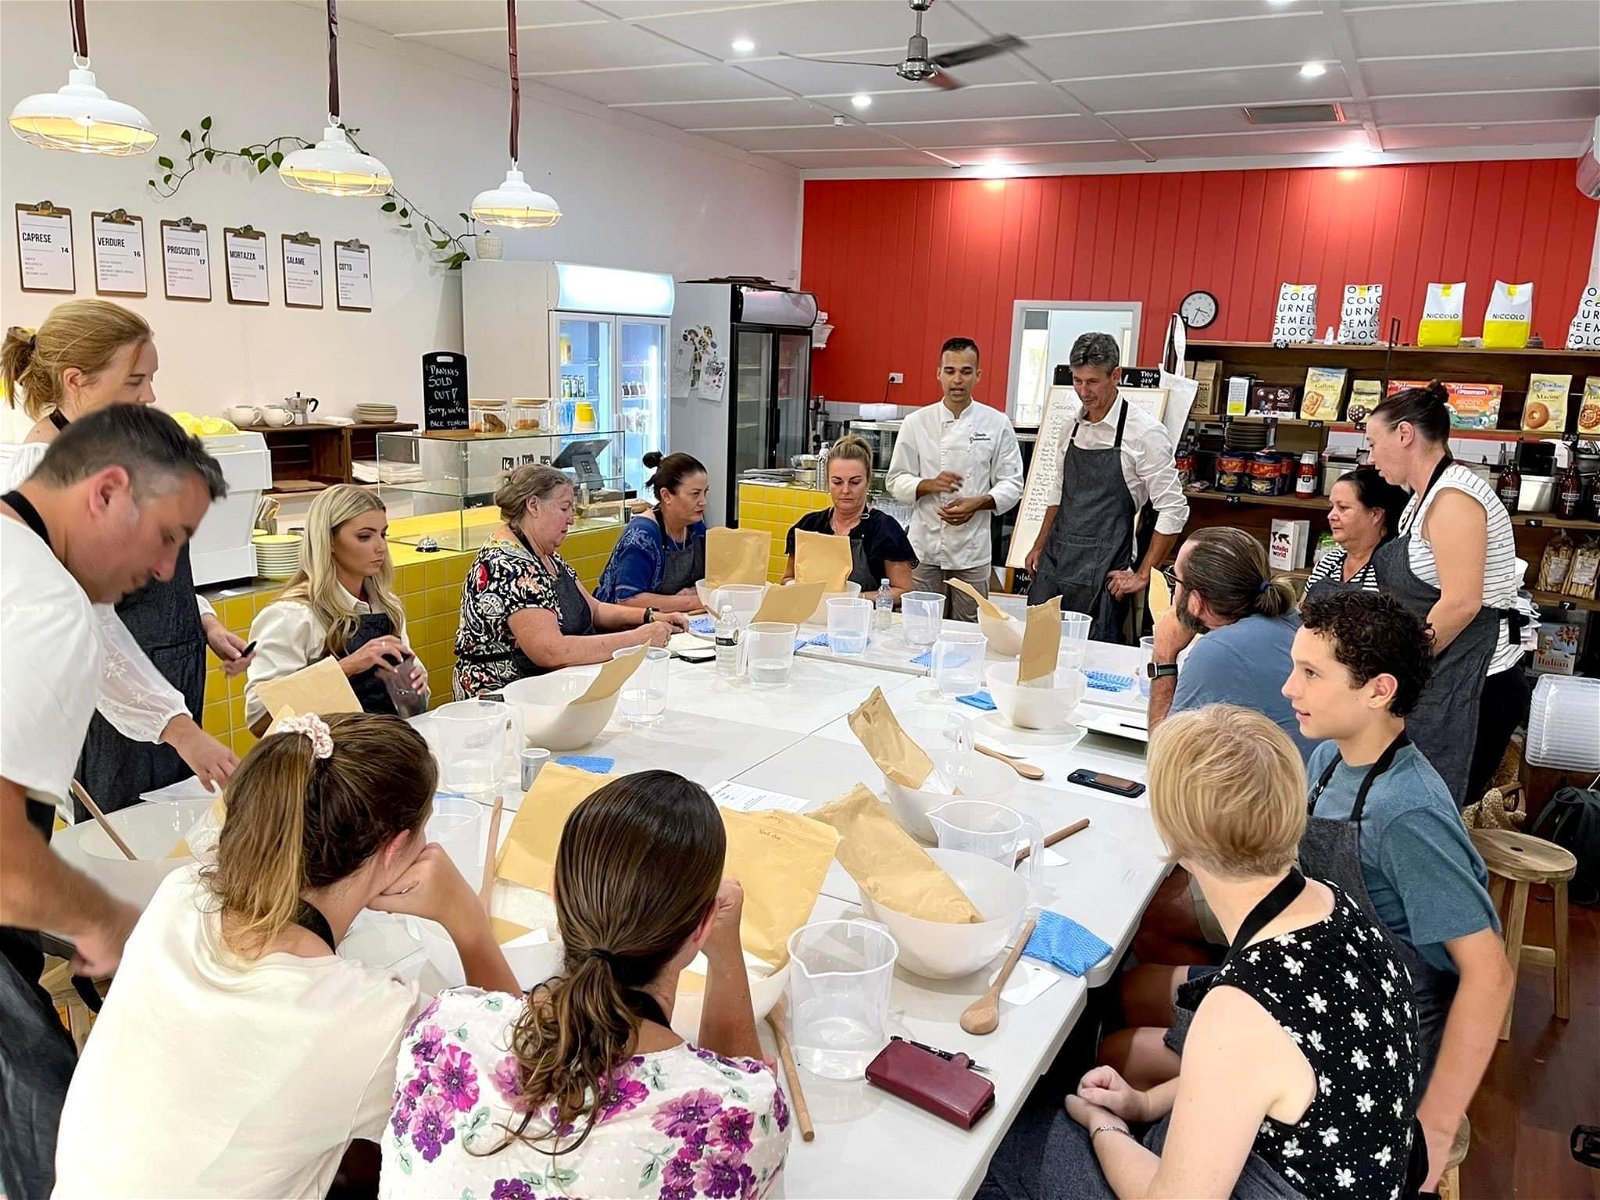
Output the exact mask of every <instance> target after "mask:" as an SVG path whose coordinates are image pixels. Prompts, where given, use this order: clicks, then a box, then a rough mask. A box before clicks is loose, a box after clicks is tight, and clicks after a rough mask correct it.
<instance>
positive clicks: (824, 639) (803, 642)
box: [794, 633, 828, 650]
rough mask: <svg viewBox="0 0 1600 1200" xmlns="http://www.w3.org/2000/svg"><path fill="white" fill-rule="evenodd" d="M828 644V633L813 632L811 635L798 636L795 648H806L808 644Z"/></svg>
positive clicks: (824, 645) (823, 645)
mask: <svg viewBox="0 0 1600 1200" xmlns="http://www.w3.org/2000/svg"><path fill="white" fill-rule="evenodd" d="M827 645H828V635H827V634H825V633H816V634H812V635H811V636H810V637H797V638H795V640H794V648H795V649H796V650H804V649H805V648H806V647H807V646H822V647H826V646H827Z"/></svg>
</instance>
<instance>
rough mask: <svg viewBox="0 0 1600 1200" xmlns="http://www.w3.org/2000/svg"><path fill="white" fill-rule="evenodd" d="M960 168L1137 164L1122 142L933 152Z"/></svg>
mask: <svg viewBox="0 0 1600 1200" xmlns="http://www.w3.org/2000/svg"><path fill="white" fill-rule="evenodd" d="M934 153H935V154H937V155H939V156H940V157H941V158H948V159H950V160H951V161H952V162H958V163H960V164H961V165H962V166H964V167H965V166H988V165H991V164H996V165H998V164H1002V163H1029V164H1032V163H1092V162H1137V161H1138V160H1139V152H1138V151H1137V150H1135V149H1133V148H1132V147H1131V146H1129V145H1128V144H1127V143H1125V142H1057V143H1055V144H1053V145H1046V146H1007V147H1005V148H1003V149H990V148H978V147H973V148H969V149H965V150H935V151H934Z"/></svg>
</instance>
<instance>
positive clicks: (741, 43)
mask: <svg viewBox="0 0 1600 1200" xmlns="http://www.w3.org/2000/svg"><path fill="white" fill-rule="evenodd" d="M755 48H756V44H755V43H754V42H752V41H751V40H750V39H749V38H746V37H742V38H734V39H733V52H734V53H735V54H749V53H750V52H751V51H752V50H754V49H755Z"/></svg>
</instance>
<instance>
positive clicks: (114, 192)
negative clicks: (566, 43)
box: [0, 0, 800, 420]
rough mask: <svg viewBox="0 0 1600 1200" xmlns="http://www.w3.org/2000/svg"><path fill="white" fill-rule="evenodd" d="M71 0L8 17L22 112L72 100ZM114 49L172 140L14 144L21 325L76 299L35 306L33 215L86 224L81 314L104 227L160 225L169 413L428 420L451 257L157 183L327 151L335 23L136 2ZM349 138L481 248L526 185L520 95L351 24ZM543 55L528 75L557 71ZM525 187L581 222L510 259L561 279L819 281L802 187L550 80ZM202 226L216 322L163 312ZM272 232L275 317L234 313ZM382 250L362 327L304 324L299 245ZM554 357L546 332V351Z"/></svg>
mask: <svg viewBox="0 0 1600 1200" xmlns="http://www.w3.org/2000/svg"><path fill="white" fill-rule="evenodd" d="M66 14H67V6H66V5H65V4H63V3H61V0H4V3H0V79H3V81H4V87H3V89H0V108H3V109H4V110H5V111H6V112H9V111H10V109H11V107H12V106H13V105H14V104H16V102H17V101H18V100H20V99H21V98H22V97H23V96H24V95H27V94H30V93H33V92H37V91H54V90H55V89H57V88H59V87H60V86H61V85H62V84H63V83H65V82H66V73H67V69H68V67H69V65H70V53H71V41H70V36H69V29H68V22H67V15H66ZM88 20H89V38H90V48H91V50H92V52H93V55H94V57H93V63H94V68H95V70H96V73H97V74H98V75H99V79H100V84H101V86H102V87H103V88H104V89H105V90H106V91H107V92H108V93H109V94H110V95H111V96H113V97H114V98H116V99H119V100H123V101H126V102H127V103H130V104H134V105H136V106H137V107H139V108H141V109H142V110H143V111H144V112H145V114H146V115H147V116H148V117H149V118H150V120H151V121H152V123H153V124H154V125H155V127H156V129H157V131H158V132H159V133H160V134H161V141H160V143H159V144H158V146H157V148H156V150H155V151H153V152H152V153H150V154H147V155H144V156H141V157H139V158H131V159H114V158H101V157H98V156H78V155H73V154H62V153H55V152H49V151H44V150H37V149H35V148H33V147H31V146H28V145H26V144H24V143H23V142H21V141H20V140H18V139H17V138H16V137H14V136H13V135H11V134H10V133H9V132H6V133H4V134H3V135H0V137H3V142H0V146H3V149H0V204H3V208H4V214H3V216H4V221H5V226H6V227H5V230H4V235H3V237H0V244H3V247H4V248H3V250H0V281H3V282H0V288H3V290H0V303H3V306H4V312H3V319H4V322H5V324H7V325H37V324H38V323H39V321H40V320H41V319H42V318H43V317H44V316H45V314H46V313H48V312H49V310H50V308H51V307H52V306H53V305H54V304H55V303H57V302H58V301H59V300H60V299H63V298H65V297H59V296H48V295H43V294H38V293H25V292H22V291H21V290H20V288H19V285H18V270H17V262H16V229H15V219H14V217H13V215H12V214H13V206H14V205H16V204H18V203H35V202H37V201H40V200H50V201H52V202H53V203H55V204H57V205H59V206H64V207H67V208H70V209H72V211H73V234H74V244H75V253H76V256H77V278H78V292H77V294H78V296H92V295H94V267H93V260H92V258H91V256H90V247H89V240H88V239H89V213H90V210H91V209H96V210H106V209H112V208H118V207H121V208H126V209H127V210H128V211H129V212H131V213H134V214H137V215H140V216H143V217H144V218H145V244H146V253H147V255H150V254H153V255H155V259H154V261H152V262H151V264H150V270H149V276H150V290H151V296H150V298H148V299H145V300H131V301H124V302H125V303H127V304H128V305H129V307H132V308H135V309H138V310H139V311H141V312H142V313H144V315H145V316H146V317H147V319H149V321H150V322H151V324H152V325H153V326H154V327H155V330H156V335H157V344H158V347H159V350H160V353H161V373H160V375H159V376H158V377H157V380H156V386H157V395H158V398H159V400H160V402H161V405H162V407H164V408H166V409H168V410H176V409H188V410H190V411H193V412H202V413H206V412H220V411H221V409H222V408H224V407H225V406H227V405H229V404H233V403H239V402H249V403H261V402H265V401H271V400H274V399H276V398H278V397H281V396H284V395H287V394H290V393H292V392H294V391H296V390H299V391H301V392H304V393H305V394H307V395H314V396H318V397H320V398H321V399H322V401H323V405H324V408H323V411H324V412H331V413H348V412H350V411H351V410H352V409H353V408H354V406H355V404H356V402H357V401H359V400H364V399H377V400H385V401H391V402H393V403H395V404H397V405H399V407H400V411H401V414H402V417H403V418H404V419H412V420H415V419H420V412H421V397H420V374H421V368H420V356H421V355H422V354H423V353H424V352H426V351H430V350H444V349H453V350H460V349H461V298H460V285H459V276H458V275H455V274H447V273H444V272H442V271H441V270H440V269H438V268H437V267H435V266H434V265H432V260H431V257H430V251H431V247H429V246H428V245H427V244H426V243H425V242H423V241H422V240H421V239H420V237H413V236H412V235H411V234H409V233H407V232H406V231H402V230H398V229H396V228H395V223H394V222H393V221H392V220H391V219H390V218H388V217H387V216H385V215H384V214H382V213H381V212H380V211H379V209H378V204H379V202H378V201H375V200H354V199H335V198H330V197H323V196H312V195H307V194H303V193H299V192H293V191H291V190H289V189H288V188H287V187H285V186H284V185H283V184H282V183H281V182H279V181H278V179H277V177H276V175H275V174H274V173H272V172H268V173H267V174H266V175H263V176H261V177H259V178H257V177H256V176H255V172H254V170H253V169H249V168H247V167H246V166H243V165H237V164H230V165H227V166H221V165H213V166H211V167H207V168H203V169H202V170H200V171H198V172H197V173H196V174H195V175H194V176H193V177H192V178H190V179H189V180H188V181H187V182H186V183H185V184H184V186H183V189H182V190H181V191H180V192H179V193H178V195H177V196H176V197H174V198H173V199H170V200H164V201H163V200H158V199H157V198H156V197H155V196H154V195H153V194H152V193H151V192H150V191H149V190H148V189H147V188H146V187H145V181H146V180H147V179H148V178H149V177H150V176H151V175H152V174H154V173H157V171H158V168H157V166H156V156H157V155H160V154H165V155H168V156H170V157H173V158H175V159H176V158H178V157H179V155H180V149H181V147H182V145H183V143H182V142H181V141H180V139H179V136H178V135H179V132H180V131H181V130H182V129H184V128H190V129H198V124H199V121H200V118H201V117H202V116H206V115H209V116H211V117H212V118H214V122H215V124H214V129H213V142H214V144H218V145H223V146H230V147H233V148H238V147H240V146H243V145H245V144H246V143H251V142H257V141H261V140H264V139H266V138H268V137H272V136H275V135H277V134H284V133H295V134H299V135H300V136H303V137H313V138H314V137H316V136H318V135H319V133H320V130H321V128H322V126H323V124H324V109H325V107H326V98H327V84H326V76H325V65H324V64H325V63H326V59H327V54H326V41H325V38H324V33H323V14H322V7H321V5H320V4H319V5H316V6H314V7H313V6H309V5H302V4H298V3H291V2H289V0H204V2H199V0H197V2H171V0H149V2H146V0H123V2H121V3H116V4H109V3H99V2H93V3H90V4H89V6H88ZM339 48H340V51H341V71H340V77H341V79H340V82H341V91H342V96H343V106H344V110H345V111H344V114H343V115H344V119H345V121H346V122H347V123H348V124H350V125H352V126H355V127H357V128H359V129H360V131H361V132H360V135H359V137H360V140H361V141H362V143H363V145H364V146H365V147H366V148H367V149H368V150H369V151H370V152H372V153H374V154H376V155H377V156H378V157H380V158H381V159H382V160H383V161H384V163H385V164H386V165H387V166H388V167H389V169H390V171H391V172H392V173H393V174H394V176H395V179H396V183H397V185H398V186H399V187H400V188H401V189H402V190H404V191H405V192H406V193H407V194H408V195H410V196H411V197H412V198H413V199H414V200H416V201H417V202H418V203H420V204H422V205H423V207H424V208H425V209H427V210H428V211H429V212H431V213H432V214H433V215H435V216H438V217H442V218H447V219H448V220H449V223H450V225H451V228H452V230H454V231H459V230H460V225H461V222H460V220H459V218H457V217H456V216H455V214H456V213H458V212H462V211H465V210H466V209H467V207H468V206H469V205H470V204H471V201H472V197H473V196H474V195H475V194H476V193H477V192H479V191H480V190H482V189H484V188H487V187H490V186H493V185H495V184H497V183H498V182H499V181H500V180H501V179H503V178H504V176H505V169H506V166H507V165H508V164H507V156H506V132H507V131H506V124H507V106H508V84H507V81H506V80H505V78H504V75H503V73H501V74H497V73H496V72H494V71H491V70H489V69H487V68H485V67H483V66H481V65H479V64H476V63H472V62H469V61H467V60H465V59H460V58H457V57H455V56H453V55H448V54H445V53H442V52H439V51H435V50H431V49H428V48H425V47H418V46H415V45H412V44H410V43H407V42H401V41H397V40H395V39H394V38H391V37H390V36H388V35H387V34H384V33H381V32H379V31H376V30H373V29H370V28H368V27H365V26H361V25H357V24H355V23H353V22H350V21H341V23H340V38H339ZM539 61H540V60H539V57H538V48H537V45H531V46H530V45H526V44H525V45H524V46H523V47H522V65H523V68H524V69H525V70H526V69H537V67H538V64H539ZM522 159H523V162H522V167H523V170H524V172H525V173H526V174H527V176H528V178H529V181H530V182H531V183H532V184H533V185H534V186H535V187H538V188H542V189H544V190H546V191H548V192H550V193H551V194H552V195H554V196H555V197H556V199H557V201H558V202H559V203H560V204H561V206H562V209H563V211H564V212H565V214H566V215H565V217H564V218H563V219H562V221H561V223H560V224H559V225H557V226H555V227H554V228H553V229H548V230H526V231H508V232H507V233H506V234H505V238H506V257H508V258H552V259H561V260H565V261H572V262H588V263H598V264H601V265H605V266H617V267H634V268H638V269H642V270H653V271H665V272H670V273H672V274H673V275H675V276H677V277H678V278H679V279H685V278H697V277H703V276H705V275H710V274H755V275H765V276H767V277H769V278H771V279H774V280H777V281H779V282H780V283H786V282H790V281H792V280H793V279H794V278H795V275H794V272H795V271H797V269H798V266H799V222H800V183H799V175H798V173H797V172H795V171H793V170H792V169H790V168H788V167H784V166H782V165H780V164H774V163H769V162H766V161H763V160H761V159H759V158H756V157H754V156H751V155H747V154H744V153H743V152H741V151H738V150H735V149H732V148H729V147H724V146H721V145H719V144H716V143H712V142H709V141H706V140H703V139H698V138H695V137H693V136H692V135H689V134H683V133H680V132H678V131H677V130H674V129H669V128H668V127H666V126H664V125H660V124H657V123H655V122H652V121H648V120H645V119H643V118H638V117H634V116H632V115H627V114H615V113H612V112H610V111H608V110H606V109H604V108H603V107H601V106H598V105H593V104H589V103H588V102H587V101H584V100H581V99H578V98H575V97H569V96H565V95H562V94H560V93H557V92H553V91H551V90H549V89H545V88H541V87H539V86H537V85H533V84H530V83H527V82H524V84H523V91H522ZM184 215H188V216H191V217H193V218H194V219H195V220H196V221H199V222H203V223H205V224H206V225H208V226H209V227H210V234H211V258H212V290H213V296H214V298H213V300H212V301H211V302H210V303H209V304H194V303H181V302H173V301H168V300H166V299H165V298H164V297H163V295H162V287H161V274H160V258H159V256H160V242H159V226H158V222H159V221H161V220H163V219H167V220H173V219H176V218H178V217H180V216H184ZM247 222H248V223H249V224H251V225H253V226H254V227H255V228H257V229H262V230H265V231H267V233H268V234H269V236H270V239H271V244H272V247H273V259H272V263H271V291H272V304H271V306H270V307H268V308H265V309H262V308H244V307H239V306H235V305H231V304H229V303H228V302H227V300H226V291H225V288H224V277H223V275H222V273H221V272H222V244H221V242H222V228H223V226H225V225H228V226H238V225H242V224H245V223H247ZM302 229H304V230H308V231H310V232H311V233H312V234H313V235H314V236H317V237H320V238H322V239H323V254H324V271H325V273H326V272H328V271H330V270H331V262H332V243H333V241H334V239H336V238H338V239H346V238H350V237H359V238H360V239H361V240H362V241H364V242H366V243H368V244H370V245H371V246H372V248H373V278H374V285H375V311H374V312H372V313H371V314H359V313H342V312H339V311H338V310H337V309H336V308H335V307H334V302H333V297H332V294H331V286H332V285H331V282H330V283H329V284H328V291H329V294H328V295H327V296H326V298H325V303H326V307H325V308H324V309H323V310H321V311H307V310H301V309H286V308H285V307H283V303H282V299H283V293H282V279H281V270H280V259H279V258H278V252H277V246H278V235H279V234H282V233H294V232H297V231H299V230H302ZM529 332H530V335H532V336H545V333H544V331H543V330H530V331H529Z"/></svg>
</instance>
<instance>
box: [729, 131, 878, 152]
mask: <svg viewBox="0 0 1600 1200" xmlns="http://www.w3.org/2000/svg"><path fill="white" fill-rule="evenodd" d="M701 136H703V137H709V138H712V139H713V140H715V141H719V142H724V143H726V144H727V145H729V146H738V147H739V149H741V150H761V151H774V152H776V151H783V150H885V149H891V148H893V147H894V146H895V144H896V143H895V142H894V141H893V140H891V139H890V138H886V137H884V136H883V135H882V134H880V133H876V132H874V131H873V130H871V129H868V128H866V127H865V126H861V125H846V126H844V127H843V128H835V127H834V126H832V125H812V126H800V127H794V126H790V127H786V128H783V129H719V130H717V131H715V132H714V133H705V134H702V135H701Z"/></svg>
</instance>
